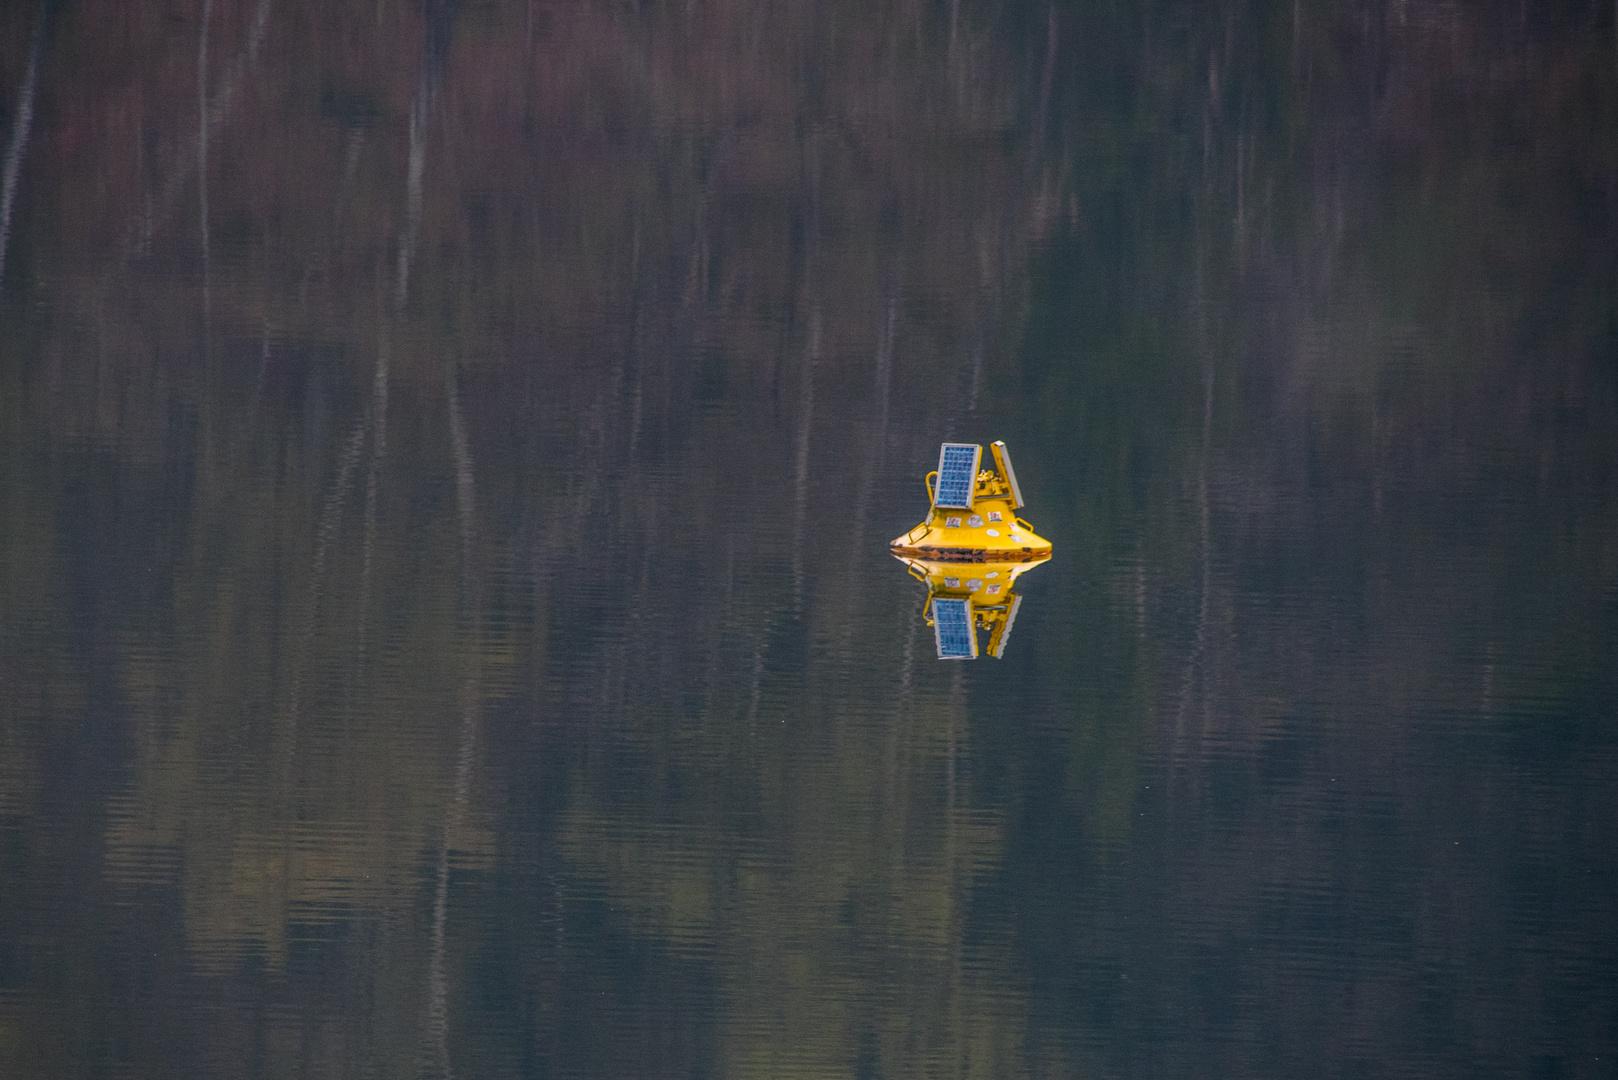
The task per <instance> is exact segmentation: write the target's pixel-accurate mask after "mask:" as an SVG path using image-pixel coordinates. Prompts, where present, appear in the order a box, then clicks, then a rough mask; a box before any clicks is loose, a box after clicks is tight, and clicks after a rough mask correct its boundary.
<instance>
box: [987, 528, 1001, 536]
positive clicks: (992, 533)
mask: <svg viewBox="0 0 1618 1080" xmlns="http://www.w3.org/2000/svg"><path fill="white" fill-rule="evenodd" d="M986 531H987V532H988V534H989V535H990V536H999V535H1000V530H999V529H988V530H986Z"/></svg>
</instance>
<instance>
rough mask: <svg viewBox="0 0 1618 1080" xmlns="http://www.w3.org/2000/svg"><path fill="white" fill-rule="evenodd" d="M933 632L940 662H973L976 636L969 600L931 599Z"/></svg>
mask: <svg viewBox="0 0 1618 1080" xmlns="http://www.w3.org/2000/svg"><path fill="white" fill-rule="evenodd" d="M933 632H934V633H935V634H936V635H937V637H938V658H939V659H940V660H973V659H976V658H977V655H978V636H977V634H976V633H974V632H973V630H972V604H971V601H969V600H946V599H944V598H943V597H935V598H934V599H933Z"/></svg>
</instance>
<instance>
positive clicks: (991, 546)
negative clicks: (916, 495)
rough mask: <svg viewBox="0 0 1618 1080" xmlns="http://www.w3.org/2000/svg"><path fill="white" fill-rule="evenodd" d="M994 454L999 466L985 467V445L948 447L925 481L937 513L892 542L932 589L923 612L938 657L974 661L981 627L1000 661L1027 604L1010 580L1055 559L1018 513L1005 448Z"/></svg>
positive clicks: (1045, 542)
mask: <svg viewBox="0 0 1618 1080" xmlns="http://www.w3.org/2000/svg"><path fill="white" fill-rule="evenodd" d="M989 449H990V452H991V454H992V455H993V459H994V466H995V467H994V468H993V469H982V468H980V467H979V466H980V465H981V464H982V459H983V447H981V446H979V445H977V444H976V443H944V444H943V445H942V446H941V447H940V448H939V452H938V468H937V469H936V470H934V471H933V472H930V473H928V474H927V478H926V484H927V496H928V499H929V500H930V501H931V503H932V510H931V511H930V512H929V513H928V515H927V519H926V520H925V521H923V522H922V523H921V524H919V525H917V526H916V527H915V528H913V529H911V530H910V531H908V532H906V533H904V534H903V535H901V536H897V537H895V538H894V539H893V542H892V543H891V544H890V545H889V550H891V551H892V552H893V555H894V557H895V558H897V559H898V560H899V561H901V562H903V563H904V564H905V566H906V568H907V569H908V570H909V571H910V573H911V575H912V576H914V577H915V578H917V579H918V580H920V581H923V582H925V583H926V584H927V601H926V610H925V612H924V614H925V616H926V618H927V622H928V625H930V626H932V627H933V629H934V632H935V636H936V637H937V640H938V656H939V659H941V660H969V659H976V658H977V656H978V639H977V635H978V631H980V630H988V631H989V642H988V653H989V655H990V656H993V657H995V658H997V659H998V658H1000V657H1001V656H1003V655H1004V654H1005V648H1006V642H1007V640H1008V639H1009V638H1010V636H1011V627H1012V623H1013V622H1014V621H1015V620H1016V617H1017V606H1018V605H1019V604H1020V603H1021V602H1022V598H1021V597H1020V596H1018V595H1016V591H1015V589H1014V588H1013V583H1014V582H1015V581H1016V580H1017V578H1018V577H1020V576H1021V575H1022V574H1025V573H1027V572H1028V571H1029V570H1032V569H1033V568H1034V567H1036V566H1038V565H1039V564H1040V563H1043V562H1046V561H1047V560H1049V559H1050V557H1051V542H1050V541H1049V540H1046V539H1045V538H1044V537H1042V536H1040V535H1039V534H1038V533H1036V532H1034V528H1033V526H1032V525H1030V524H1028V522H1026V521H1024V520H1023V519H1022V518H1020V517H1018V516H1017V511H1018V510H1019V509H1021V508H1022V505H1023V500H1022V491H1021V489H1020V488H1018V486H1017V474H1016V473H1015V472H1014V471H1013V470H1012V468H1011V454H1010V452H1009V451H1008V450H1007V449H1006V444H1005V443H1003V442H996V443H993V444H992V445H991V446H990V447H989Z"/></svg>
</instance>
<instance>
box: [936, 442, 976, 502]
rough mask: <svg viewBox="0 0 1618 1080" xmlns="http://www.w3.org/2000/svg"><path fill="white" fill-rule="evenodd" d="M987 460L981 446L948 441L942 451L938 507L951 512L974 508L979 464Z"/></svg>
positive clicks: (940, 452) (940, 454)
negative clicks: (943, 507)
mask: <svg viewBox="0 0 1618 1080" xmlns="http://www.w3.org/2000/svg"><path fill="white" fill-rule="evenodd" d="M982 458H983V447H981V446H979V445H978V444H977V443H953V442H947V443H945V444H943V445H942V446H941V447H939V449H938V487H937V488H936V489H934V492H933V505H934V506H947V507H950V508H951V509H957V510H970V509H972V493H973V491H975V490H976V488H977V482H978V462H979V461H980V460H982Z"/></svg>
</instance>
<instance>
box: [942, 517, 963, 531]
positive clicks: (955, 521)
mask: <svg viewBox="0 0 1618 1080" xmlns="http://www.w3.org/2000/svg"><path fill="white" fill-rule="evenodd" d="M944 526H945V527H946V528H950V529H959V528H960V527H961V519H960V518H958V517H952V518H945V519H944Z"/></svg>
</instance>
